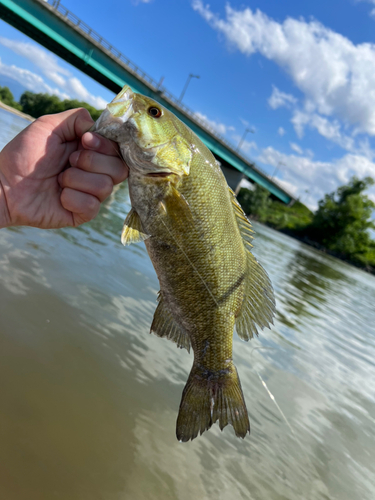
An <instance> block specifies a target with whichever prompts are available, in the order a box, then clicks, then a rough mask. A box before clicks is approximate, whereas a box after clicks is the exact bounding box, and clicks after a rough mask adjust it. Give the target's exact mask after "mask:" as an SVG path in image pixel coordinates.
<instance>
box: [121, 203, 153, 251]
mask: <svg viewBox="0 0 375 500" xmlns="http://www.w3.org/2000/svg"><path fill="white" fill-rule="evenodd" d="M149 237H150V235H149V234H145V233H144V232H143V229H142V223H141V219H140V217H139V215H138V214H137V212H136V211H135V210H134V208H132V209H131V210H130V212H129V213H128V215H127V217H126V219H125V222H124V227H123V229H122V233H121V243H122V244H123V245H124V246H126V245H130V244H131V243H138V242H139V241H144V240H146V239H147V238H149Z"/></svg>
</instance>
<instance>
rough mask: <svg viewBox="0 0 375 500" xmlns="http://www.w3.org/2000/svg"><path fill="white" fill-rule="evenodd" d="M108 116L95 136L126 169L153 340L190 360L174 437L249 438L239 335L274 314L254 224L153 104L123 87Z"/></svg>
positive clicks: (209, 159) (177, 124) (128, 238)
mask: <svg viewBox="0 0 375 500" xmlns="http://www.w3.org/2000/svg"><path fill="white" fill-rule="evenodd" d="M121 99H122V102H123V104H122V105H121ZM111 106H112V109H111ZM121 106H122V108H121ZM114 110H115V111H114ZM150 110H152V112H150ZM155 110H159V112H160V113H161V114H160V116H153V114H156V111H155ZM105 113H106V114H105ZM124 115H127V116H126V120H125V119H122V117H123V116H124ZM102 117H103V118H102ZM102 117H100V118H99V120H98V122H97V124H96V128H95V130H96V131H97V132H99V133H101V134H103V135H105V136H106V137H108V138H110V139H113V140H116V141H117V142H118V143H119V145H120V149H121V152H122V155H123V157H124V159H125V161H126V162H127V164H128V165H129V169H130V170H129V179H128V181H129V193H130V199H131V204H132V210H131V212H130V213H129V215H128V217H127V219H126V221H125V224H124V230H123V235H122V241H123V243H124V244H128V243H132V242H133V241H140V240H144V241H145V244H146V248H147V251H148V253H149V256H150V258H151V261H152V263H153V265H154V268H155V271H156V273H157V276H158V279H159V282H160V294H159V298H158V306H157V309H156V311H155V315H154V319H153V323H152V326H151V331H152V332H153V333H155V334H156V335H158V336H160V337H166V338H169V339H171V340H173V341H174V342H176V343H177V345H178V346H179V347H185V348H187V349H188V350H189V349H190V346H191V347H192V349H193V352H194V363H193V367H192V370H191V373H190V376H189V379H188V381H187V384H186V387H185V389H184V392H183V395H182V400H181V405H180V411H179V416H178V419H177V437H178V439H179V440H181V441H187V440H189V439H194V438H195V437H196V436H197V435H198V433H199V432H200V433H202V432H204V431H205V430H207V429H209V428H210V427H211V425H212V424H213V423H215V422H216V421H217V420H219V425H220V428H221V429H223V428H224V427H225V426H226V425H227V424H228V423H230V424H232V425H233V427H234V430H235V433H236V435H237V436H239V437H242V438H243V437H245V435H246V433H247V432H249V431H250V425H249V419H248V415H247V410H246V406H245V402H244V398H243V394H242V389H241V385H240V381H239V378H238V375H237V371H236V368H235V366H234V364H233V360H232V343H233V329H234V326H235V325H236V327H237V332H238V334H239V336H240V337H241V338H243V339H245V340H248V339H249V338H251V337H252V336H253V334H254V333H256V332H257V326H258V327H260V328H263V327H264V326H269V323H270V322H272V315H273V310H274V299H273V292H272V287H271V284H270V281H269V279H268V276H267V274H266V273H265V271H264V270H263V268H262V267H261V266H260V265H259V264H258V262H257V261H256V260H255V258H254V257H253V255H252V254H251V252H250V248H251V243H250V240H251V238H252V229H251V226H250V223H249V222H248V220H247V219H246V217H245V215H244V213H243V212H242V209H241V207H240V206H239V205H238V203H237V201H236V199H235V196H234V194H233V192H231V191H230V190H229V188H228V186H227V183H226V180H225V178H224V175H223V173H222V171H221V169H220V168H219V165H218V163H217V162H216V160H215V158H214V157H213V155H212V154H211V152H210V151H209V150H208V148H207V147H206V146H205V145H204V144H203V143H202V142H201V141H200V140H199V139H198V137H197V136H196V135H195V134H194V133H193V132H192V131H191V130H190V129H189V128H187V127H186V126H185V125H184V124H183V123H182V122H181V121H180V120H178V118H177V117H175V116H174V115H173V114H172V113H170V112H169V111H168V110H166V109H165V108H163V107H162V106H161V105H160V104H158V103H156V101H153V100H152V99H150V98H148V97H144V96H141V95H139V94H134V93H132V92H131V91H130V89H129V88H128V87H125V88H124V89H123V91H122V92H121V93H120V94H119V96H117V97H116V98H115V99H114V101H113V102H112V103H111V104H110V105H109V106H108V111H107V112H104V113H103V115H102ZM158 124H160V127H164V129H163V130H162V131H160V129H158Z"/></svg>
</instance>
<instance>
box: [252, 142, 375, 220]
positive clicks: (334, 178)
mask: <svg viewBox="0 0 375 500" xmlns="http://www.w3.org/2000/svg"><path fill="white" fill-rule="evenodd" d="M256 160H257V161H259V162H261V163H264V164H266V165H270V166H272V167H274V168H276V167H277V166H279V168H278V170H277V175H276V178H277V181H278V182H280V183H281V184H282V185H283V186H284V187H285V188H286V189H288V191H290V192H292V193H293V194H295V195H296V196H301V197H302V196H303V200H302V201H303V202H304V203H306V204H307V205H308V206H309V207H310V208H311V209H313V210H315V209H316V207H317V202H318V201H319V200H320V199H321V198H323V196H324V195H325V194H326V193H329V192H332V191H335V190H336V189H337V188H338V187H339V186H341V185H342V184H346V183H347V182H348V181H349V180H350V178H351V177H352V176H353V175H357V176H358V177H360V178H363V177H365V176H368V175H369V176H372V177H374V176H375V163H373V162H372V161H370V160H369V159H368V158H366V157H365V156H361V155H356V154H346V155H344V156H343V157H341V158H338V159H335V160H333V161H331V162H322V161H313V160H312V158H310V157H303V156H296V155H294V154H291V155H287V154H284V153H281V152H280V151H277V150H276V149H274V148H272V147H268V148H265V149H263V150H262V151H261V154H260V155H259V156H258V158H257V159H256ZM306 191H308V194H306ZM369 194H371V195H372V196H373V195H374V194H375V189H374V188H371V190H370V191H369Z"/></svg>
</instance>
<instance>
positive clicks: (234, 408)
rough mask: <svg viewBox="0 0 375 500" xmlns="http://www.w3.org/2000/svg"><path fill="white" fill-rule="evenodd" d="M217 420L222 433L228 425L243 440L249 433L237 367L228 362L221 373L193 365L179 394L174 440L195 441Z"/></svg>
mask: <svg viewBox="0 0 375 500" xmlns="http://www.w3.org/2000/svg"><path fill="white" fill-rule="evenodd" d="M217 420H219V426H220V429H221V430H223V429H224V427H225V426H226V425H228V424H231V425H232V426H233V428H234V432H235V433H236V436H238V437H241V438H244V437H245V436H246V434H247V433H248V432H249V433H250V423H249V417H248V414H247V409H246V405H245V400H244V397H243V393H242V389H241V384H240V379H239V378H238V374H237V370H236V367H235V366H234V364H233V363H232V362H231V363H230V365H229V367H226V368H225V369H223V370H219V371H217V372H210V371H209V370H206V369H205V368H204V367H201V366H197V365H195V364H194V365H193V368H192V370H191V372H190V375H189V378H188V381H187V383H186V386H185V388H184V392H183V393H182V399H181V404H180V411H179V414H178V418H177V429H176V434H177V439H178V440H179V441H189V439H194V438H196V437H197V435H198V433H199V432H200V433H201V434H203V432H204V431H206V430H207V429H209V428H210V427H211V425H212V424H214V423H215V422H216V421H217Z"/></svg>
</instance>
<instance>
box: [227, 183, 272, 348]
mask: <svg viewBox="0 0 375 500" xmlns="http://www.w3.org/2000/svg"><path fill="white" fill-rule="evenodd" d="M229 191H230V194H231V201H232V207H233V211H234V214H235V216H236V221H237V225H238V228H239V230H240V233H241V236H242V239H243V242H244V246H245V249H246V253H247V263H246V267H247V270H246V279H245V294H244V300H243V302H242V306H241V310H240V312H239V314H238V316H237V318H236V330H237V334H238V336H239V337H240V338H241V339H243V340H249V339H251V338H253V336H254V334H256V335H257V334H258V329H259V328H260V329H261V330H263V328H264V327H265V326H267V327H270V324H273V316H274V313H275V298H274V295H273V288H272V285H271V281H270V279H269V277H268V275H267V273H266V271H265V270H264V269H263V267H262V266H261V265H260V264H259V262H258V261H257V260H256V258H255V257H254V255H253V254H252V253H251V248H252V246H253V245H252V244H251V241H252V240H253V238H254V236H253V234H254V230H253V228H252V227H251V224H250V222H249V220H248V219H247V217H246V215H245V213H244V211H243V210H242V208H241V205H240V204H239V203H238V201H237V199H236V195H235V194H234V192H233V191H232V190H231V189H229Z"/></svg>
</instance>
